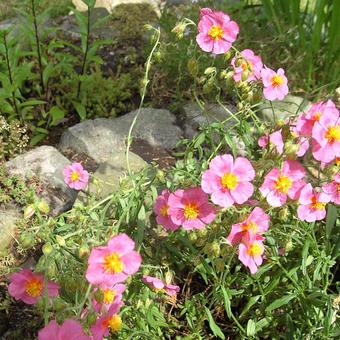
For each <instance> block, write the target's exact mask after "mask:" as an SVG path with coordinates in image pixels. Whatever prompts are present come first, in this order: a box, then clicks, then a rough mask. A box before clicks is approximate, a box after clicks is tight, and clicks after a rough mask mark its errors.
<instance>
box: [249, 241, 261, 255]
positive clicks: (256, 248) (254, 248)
mask: <svg viewBox="0 0 340 340" xmlns="http://www.w3.org/2000/svg"><path fill="white" fill-rule="evenodd" d="M247 253H248V255H249V256H259V255H261V254H262V247H261V246H260V245H259V244H258V243H253V244H252V245H251V246H250V247H249V248H248V250H247Z"/></svg>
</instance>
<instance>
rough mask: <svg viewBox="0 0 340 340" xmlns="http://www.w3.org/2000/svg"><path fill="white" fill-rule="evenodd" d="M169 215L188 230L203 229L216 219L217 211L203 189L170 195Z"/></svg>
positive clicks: (191, 189) (187, 190)
mask: <svg viewBox="0 0 340 340" xmlns="http://www.w3.org/2000/svg"><path fill="white" fill-rule="evenodd" d="M168 204H169V215H170V217H171V220H172V222H173V223H174V224H176V225H182V226H183V228H184V229H186V230H192V229H202V228H204V226H205V225H206V224H209V223H211V222H212V221H213V220H214V219H215V209H214V207H213V206H212V205H211V204H210V203H209V201H208V195H207V194H206V193H204V192H203V191H202V189H201V188H189V189H185V190H182V189H179V190H176V191H175V192H174V193H172V194H170V196H169V200H168Z"/></svg>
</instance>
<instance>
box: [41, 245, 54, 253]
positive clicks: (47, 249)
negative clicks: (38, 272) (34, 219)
mask: <svg viewBox="0 0 340 340" xmlns="http://www.w3.org/2000/svg"><path fill="white" fill-rule="evenodd" d="M52 251H53V246H52V245H51V243H50V242H46V243H45V244H44V245H43V247H42V252H43V254H44V255H46V256H48V255H50V254H51V253H52Z"/></svg>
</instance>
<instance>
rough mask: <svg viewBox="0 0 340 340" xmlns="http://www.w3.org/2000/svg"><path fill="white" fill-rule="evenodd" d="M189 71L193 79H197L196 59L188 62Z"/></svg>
mask: <svg viewBox="0 0 340 340" xmlns="http://www.w3.org/2000/svg"><path fill="white" fill-rule="evenodd" d="M187 66H188V71H189V73H190V74H191V75H192V76H193V77H197V74H198V63H197V60H196V59H195V58H190V59H189V60H188V65H187Z"/></svg>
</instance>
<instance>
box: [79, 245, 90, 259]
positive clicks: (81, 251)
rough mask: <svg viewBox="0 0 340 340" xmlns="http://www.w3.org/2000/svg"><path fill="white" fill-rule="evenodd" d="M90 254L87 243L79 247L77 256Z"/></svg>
mask: <svg viewBox="0 0 340 340" xmlns="http://www.w3.org/2000/svg"><path fill="white" fill-rule="evenodd" d="M89 254H90V249H89V247H88V246H87V245H83V246H81V247H80V248H79V257H86V256H88V255H89Z"/></svg>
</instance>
